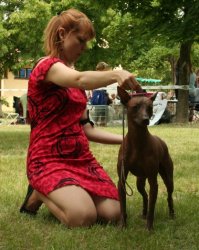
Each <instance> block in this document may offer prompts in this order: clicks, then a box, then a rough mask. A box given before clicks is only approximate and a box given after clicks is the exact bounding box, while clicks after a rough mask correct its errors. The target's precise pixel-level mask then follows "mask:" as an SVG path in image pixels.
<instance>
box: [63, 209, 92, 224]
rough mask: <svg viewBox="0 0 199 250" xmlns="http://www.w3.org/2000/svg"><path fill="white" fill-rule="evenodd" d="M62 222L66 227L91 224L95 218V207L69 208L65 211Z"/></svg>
mask: <svg viewBox="0 0 199 250" xmlns="http://www.w3.org/2000/svg"><path fill="white" fill-rule="evenodd" d="M64 214H65V216H64V217H65V218H64V224H66V225H67V226H68V227H81V226H86V227H87V226H88V227H89V226H92V225H93V224H94V223H95V222H96V220H97V211H96V209H95V207H94V208H93V207H92V208H91V207H86V206H84V207H79V208H74V209H69V210H67V211H66V212H65V213H64Z"/></svg>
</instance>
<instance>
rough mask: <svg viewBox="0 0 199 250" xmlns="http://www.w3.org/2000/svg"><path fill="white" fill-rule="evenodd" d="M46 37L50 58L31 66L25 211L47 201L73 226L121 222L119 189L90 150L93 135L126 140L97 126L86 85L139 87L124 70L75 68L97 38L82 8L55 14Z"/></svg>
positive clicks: (102, 140)
mask: <svg viewBox="0 0 199 250" xmlns="http://www.w3.org/2000/svg"><path fill="white" fill-rule="evenodd" d="M44 35H45V36H44V39H45V40H44V45H45V49H46V57H45V58H42V59H41V60H40V61H39V62H38V63H37V65H36V66H35V67H34V69H33V70H32V73H31V76H30V79H29V85H28V110H29V115H30V121H31V134H30V144H29V149H28V156H27V176H28V180H29V183H30V185H29V187H28V193H27V196H26V198H25V201H24V203H23V205H22V207H21V209H20V212H26V213H32V214H36V212H37V210H38V209H39V207H40V205H41V204H42V203H44V204H45V205H46V206H47V207H48V209H49V210H50V211H51V212H52V214H53V215H54V216H55V217H56V218H57V219H58V220H59V221H60V222H62V223H64V224H65V225H66V226H68V227H70V228H72V227H77V226H90V225H92V224H93V223H95V222H96V220H97V219H103V220H105V221H111V222H114V221H117V220H118V218H119V214H120V206H119V201H118V192H117V189H116V187H115V185H114V184H113V182H112V181H111V179H110V177H109V176H108V175H107V173H106V172H105V171H104V170H103V168H102V167H101V166H100V164H99V163H98V162H97V161H96V159H95V158H94V157H93V155H92V153H91V152H90V150H89V144H88V139H89V140H91V141H94V142H99V143H107V144H120V143H121V142H122V137H121V136H120V135H114V134H111V133H108V132H104V131H103V132H102V131H100V130H97V129H96V128H94V126H93V124H92V122H91V121H90V120H89V117H88V114H87V110H86V102H87V100H86V95H85V90H92V89H96V88H99V87H106V86H107V85H109V84H112V83H114V82H118V84H119V85H120V86H122V87H123V88H126V89H130V88H134V89H139V85H138V83H137V82H136V80H135V78H134V77H133V75H132V74H131V73H129V72H127V71H124V70H120V71H104V72H98V71H85V72H79V71H77V70H75V69H74V63H75V62H76V61H77V59H78V58H79V57H80V55H81V54H82V52H84V50H85V49H86V43H87V42H88V41H89V40H91V39H93V38H94V35H95V34H94V29H93V26H92V23H91V21H90V20H89V19H88V18H87V17H86V16H85V15H84V14H83V13H81V12H79V11H77V10H75V9H69V10H67V11H64V12H62V13H61V14H60V15H58V16H54V17H53V18H52V19H51V20H50V22H49V23H48V25H47V27H46V30H45V33H44ZM129 87H130V88H129Z"/></svg>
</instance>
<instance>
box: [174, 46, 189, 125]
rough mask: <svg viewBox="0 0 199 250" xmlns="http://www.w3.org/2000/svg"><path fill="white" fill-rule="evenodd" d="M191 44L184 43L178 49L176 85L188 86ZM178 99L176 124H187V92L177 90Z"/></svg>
mask: <svg viewBox="0 0 199 250" xmlns="http://www.w3.org/2000/svg"><path fill="white" fill-rule="evenodd" d="M191 46H192V42H185V43H182V44H181V47H180V57H179V59H178V61H177V64H176V85H187V86H188V85H189V75H190V65H191V58H190V54H191ZM176 98H177V99H178V103H177V109H176V122H178V123H187V122H188V111H189V103H188V100H189V91H188V90H183V89H179V90H177V91H176Z"/></svg>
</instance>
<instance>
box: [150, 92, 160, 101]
mask: <svg viewBox="0 0 199 250" xmlns="http://www.w3.org/2000/svg"><path fill="white" fill-rule="evenodd" d="M157 94H158V92H155V94H153V95H152V96H151V97H150V99H151V101H152V102H153V101H154V100H155V98H156V96H157Z"/></svg>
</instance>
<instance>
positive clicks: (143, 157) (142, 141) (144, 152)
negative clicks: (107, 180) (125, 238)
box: [117, 87, 174, 230]
mask: <svg viewBox="0 0 199 250" xmlns="http://www.w3.org/2000/svg"><path fill="white" fill-rule="evenodd" d="M118 95H119V97H120V99H121V102H122V104H124V105H125V107H126V108H127V119H128V133H127V135H126V136H125V138H124V141H123V144H122V145H121V147H120V150H119V155H118V166H117V169H118V176H119V181H118V190H119V196H120V205H121V218H120V225H121V226H126V217H127V215H126V189H125V183H126V179H127V176H128V173H129V171H130V172H131V173H132V174H133V175H135V176H136V177H137V183H136V184H137V189H138V191H139V192H140V194H141V195H142V198H143V211H142V216H143V218H146V219H147V228H148V230H151V229H153V220H154V210H155V203H156V199H157V194H158V183H157V175H158V173H159V174H160V176H161V177H162V179H163V181H164V183H165V185H166V188H167V193H168V199H167V200H168V207H169V215H170V217H171V218H173V217H174V209H173V199H172V193H173V162H172V160H171V157H170V155H169V152H168V148H167V145H166V144H165V142H164V141H162V140H161V139H160V138H158V137H157V136H153V135H151V134H150V132H149V131H148V128H147V125H148V124H149V120H150V118H151V116H152V114H153V101H154V99H155V97H156V95H157V93H156V94H154V95H153V96H151V97H147V96H146V94H144V93H143V94H138V95H135V96H132V97H131V96H130V95H129V94H128V93H127V92H126V91H125V90H124V89H122V88H120V87H118ZM146 179H148V183H149V186H150V191H149V199H148V195H147V193H146V190H145V183H146Z"/></svg>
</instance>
